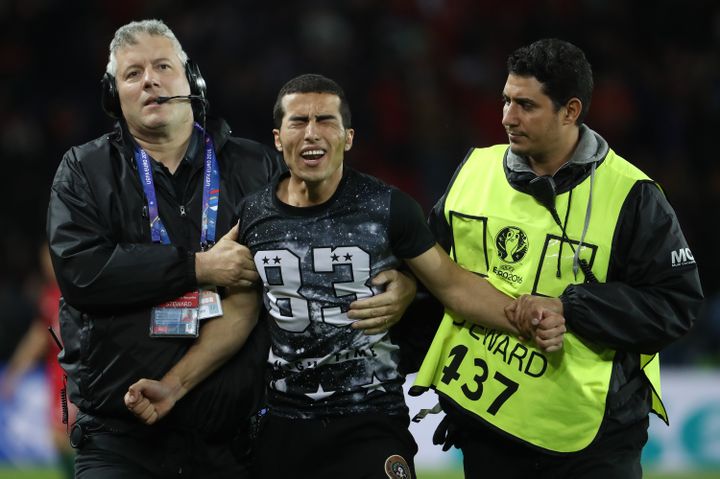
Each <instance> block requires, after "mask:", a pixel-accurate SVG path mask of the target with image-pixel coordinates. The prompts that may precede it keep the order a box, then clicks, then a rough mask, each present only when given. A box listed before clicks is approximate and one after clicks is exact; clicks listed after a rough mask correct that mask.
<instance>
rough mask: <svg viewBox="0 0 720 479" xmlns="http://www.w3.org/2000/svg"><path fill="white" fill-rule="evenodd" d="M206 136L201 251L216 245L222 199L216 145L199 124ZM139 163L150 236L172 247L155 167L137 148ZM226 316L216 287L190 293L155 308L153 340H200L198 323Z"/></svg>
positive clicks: (151, 326) (151, 318) (136, 158)
mask: <svg viewBox="0 0 720 479" xmlns="http://www.w3.org/2000/svg"><path fill="white" fill-rule="evenodd" d="M195 128H197V129H198V130H199V131H200V132H201V133H202V135H203V143H204V145H205V155H204V156H203V166H204V170H203V196H202V221H201V226H200V249H201V250H203V251H204V250H206V249H207V248H208V247H209V246H212V244H214V243H215V226H216V222H217V210H218V199H219V197H220V174H219V172H218V167H217V158H216V157H215V146H214V144H213V141H212V138H211V137H210V135H207V134H206V133H205V131H204V130H203V129H202V128H201V127H200V125H198V124H197V123H196V124H195ZM135 161H136V162H137V166H138V173H139V174H140V182H141V183H142V185H143V191H144V192H145V198H146V199H147V202H148V216H149V217H150V235H151V236H152V241H153V243H162V244H170V237H169V236H168V233H167V230H166V229H165V225H163V223H162V220H161V219H160V214H159V212H158V204H157V195H156V193H155V182H154V180H153V174H152V165H151V164H150V158H149V156H148V154H147V152H146V151H145V150H143V149H142V148H140V147H139V146H135ZM220 315H222V305H221V302H220V296H219V295H218V294H217V291H216V290H215V289H214V288H203V289H200V290H199V291H198V290H195V291H188V292H186V293H185V294H183V295H182V296H180V297H179V298H177V299H175V300H172V301H168V302H165V303H163V304H159V305H157V306H155V307H154V308H152V311H151V317H150V336H151V337H197V336H198V331H199V326H198V321H199V320H202V319H208V318H214V317H216V316H220Z"/></svg>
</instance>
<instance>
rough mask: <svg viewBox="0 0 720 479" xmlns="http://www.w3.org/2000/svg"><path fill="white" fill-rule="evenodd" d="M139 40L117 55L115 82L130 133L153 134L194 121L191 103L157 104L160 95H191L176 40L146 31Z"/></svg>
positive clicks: (138, 37)
mask: <svg viewBox="0 0 720 479" xmlns="http://www.w3.org/2000/svg"><path fill="white" fill-rule="evenodd" d="M136 39H137V44H136V45H128V46H126V47H124V48H120V49H119V50H118V51H117V52H116V55H115V56H116V59H117V71H116V74H115V83H116V85H117V90H118V96H119V98H120V106H121V108H122V111H123V116H124V117H125V120H126V122H127V124H128V127H129V129H130V132H131V133H133V134H134V135H137V134H140V135H142V134H152V133H153V132H162V131H165V130H170V129H172V127H173V126H177V125H179V124H183V123H185V122H192V121H193V116H192V107H191V106H190V103H189V102H174V101H170V102H167V103H163V104H160V105H159V104H157V103H155V99H156V98H157V97H158V96H173V95H189V94H190V85H189V84H188V81H187V77H186V76H185V67H184V66H183V64H182V63H181V62H180V59H179V58H178V56H177V53H176V52H175V49H174V48H173V46H172V42H171V41H170V40H169V39H167V38H165V37H161V36H154V35H148V34H146V33H141V34H138V35H137V36H136Z"/></svg>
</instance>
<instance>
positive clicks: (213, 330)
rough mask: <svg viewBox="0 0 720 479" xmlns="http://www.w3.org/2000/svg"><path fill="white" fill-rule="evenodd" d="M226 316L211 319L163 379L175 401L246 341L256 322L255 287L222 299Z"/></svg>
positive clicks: (256, 301) (257, 310) (257, 302)
mask: <svg viewBox="0 0 720 479" xmlns="http://www.w3.org/2000/svg"><path fill="white" fill-rule="evenodd" d="M223 312H224V314H223V316H222V317H219V318H215V319H212V320H209V321H208V322H207V323H206V324H204V325H203V326H202V327H201V329H200V336H199V337H198V339H197V340H196V341H195V343H194V344H193V346H192V347H191V348H190V349H189V350H188V352H187V353H186V354H185V355H184V356H183V357H182V359H180V361H179V362H178V363H177V364H176V365H175V366H173V368H172V369H170V371H168V372H167V373H166V374H165V376H164V377H163V378H162V379H161V382H162V383H164V384H165V385H167V386H168V387H170V388H171V390H172V395H173V399H174V400H175V401H177V400H179V399H180V398H182V397H183V396H184V395H185V394H187V392H188V391H190V390H191V389H193V388H194V387H195V386H197V385H198V384H199V383H200V382H202V381H203V380H204V379H205V378H207V377H208V376H210V375H211V374H212V373H213V372H214V371H215V370H217V369H218V368H219V367H220V366H222V365H223V364H224V363H225V362H226V361H227V360H228V359H229V358H230V357H232V356H233V355H234V354H235V353H236V352H237V351H238V350H239V349H240V348H241V347H242V346H243V345H244V344H245V341H246V340H247V338H248V336H249V335H250V333H251V332H252V329H253V328H254V327H255V324H257V319H258V312H259V300H258V295H257V291H256V290H255V289H254V288H252V289H251V288H247V289H244V290H242V291H235V292H233V293H232V294H230V295H229V296H228V297H227V298H225V299H224V300H223Z"/></svg>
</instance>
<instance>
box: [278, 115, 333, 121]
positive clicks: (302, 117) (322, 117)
mask: <svg viewBox="0 0 720 479" xmlns="http://www.w3.org/2000/svg"><path fill="white" fill-rule="evenodd" d="M337 118H338V117H337V116H335V115H331V114H329V113H320V114H319V115H315V120H316V121H323V120H336V119H337ZM309 119H310V116H309V115H291V116H290V117H289V118H288V121H308V120H309Z"/></svg>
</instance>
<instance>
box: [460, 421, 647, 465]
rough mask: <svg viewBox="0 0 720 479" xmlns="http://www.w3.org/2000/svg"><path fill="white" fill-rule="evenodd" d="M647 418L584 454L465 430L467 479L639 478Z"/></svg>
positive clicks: (463, 446)
mask: <svg viewBox="0 0 720 479" xmlns="http://www.w3.org/2000/svg"><path fill="white" fill-rule="evenodd" d="M647 428H648V420H647V418H646V419H645V420H643V421H640V422H638V423H636V424H633V425H631V426H628V427H624V428H620V429H614V430H613V431H611V432H609V433H607V434H603V435H601V436H600V437H599V438H598V439H597V440H596V441H595V442H594V443H593V444H591V445H590V446H588V447H587V448H585V449H584V450H582V451H580V452H577V453H573V454H563V455H554V454H548V453H545V452H541V451H539V450H536V449H534V448H531V447H529V446H526V445H523V444H520V443H518V442H516V441H514V440H512V439H509V438H506V437H505V436H503V435H501V434H500V433H497V432H494V431H492V430H490V429H489V428H482V429H481V428H473V431H472V432H469V431H468V430H467V429H466V430H465V431H463V433H462V434H460V435H459V437H458V438H457V441H456V444H457V446H458V447H459V448H460V449H461V450H462V452H463V458H464V461H463V464H464V468H465V477H466V479H480V478H483V479H485V478H488V477H502V478H503V479H516V478H517V479H520V478H523V479H524V478H527V477H532V478H534V479H566V478H567V479H609V478H612V479H640V478H642V468H641V465H640V456H641V453H642V448H643V446H644V445H645V443H646V442H647Z"/></svg>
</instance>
